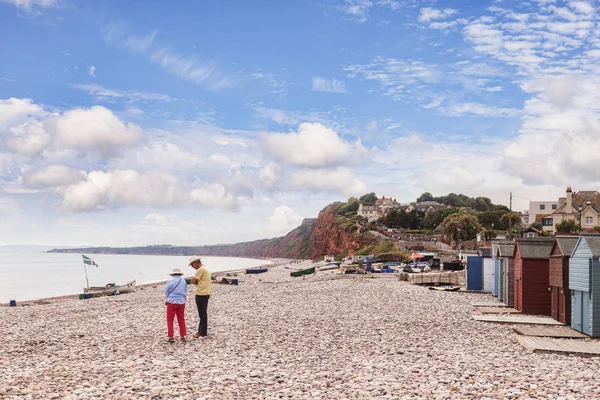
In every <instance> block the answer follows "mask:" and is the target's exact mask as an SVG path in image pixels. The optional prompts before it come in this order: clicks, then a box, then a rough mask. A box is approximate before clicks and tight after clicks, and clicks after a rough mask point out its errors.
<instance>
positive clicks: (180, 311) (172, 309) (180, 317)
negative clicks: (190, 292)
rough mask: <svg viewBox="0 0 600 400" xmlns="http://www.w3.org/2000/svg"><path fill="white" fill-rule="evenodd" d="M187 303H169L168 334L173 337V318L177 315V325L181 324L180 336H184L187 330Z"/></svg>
mask: <svg viewBox="0 0 600 400" xmlns="http://www.w3.org/2000/svg"><path fill="white" fill-rule="evenodd" d="M184 311H185V304H173V303H167V336H168V337H173V320H174V319H175V316H176V315H177V325H179V336H181V337H184V336H185V335H186V331H185V314H184Z"/></svg>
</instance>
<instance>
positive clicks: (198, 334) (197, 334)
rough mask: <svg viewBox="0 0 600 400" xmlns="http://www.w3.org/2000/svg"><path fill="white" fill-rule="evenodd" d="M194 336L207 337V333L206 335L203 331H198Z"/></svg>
mask: <svg viewBox="0 0 600 400" xmlns="http://www.w3.org/2000/svg"><path fill="white" fill-rule="evenodd" d="M194 337H195V338H203V337H206V335H205V334H203V333H196V334H195V335H194Z"/></svg>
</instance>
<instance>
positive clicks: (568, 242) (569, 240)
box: [554, 236, 579, 256]
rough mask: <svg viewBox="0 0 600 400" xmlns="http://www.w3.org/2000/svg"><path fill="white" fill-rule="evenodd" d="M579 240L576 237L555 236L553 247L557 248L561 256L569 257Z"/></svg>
mask: <svg viewBox="0 0 600 400" xmlns="http://www.w3.org/2000/svg"><path fill="white" fill-rule="evenodd" d="M578 240H579V237H578V236H557V237H556V242H555V243H554V246H558V247H559V249H560V252H561V253H562V254H563V256H571V253H573V249H575V246H576V245H577V241H578Z"/></svg>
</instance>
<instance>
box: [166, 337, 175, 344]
mask: <svg viewBox="0 0 600 400" xmlns="http://www.w3.org/2000/svg"><path fill="white" fill-rule="evenodd" d="M167 343H175V339H174V338H172V337H170V338H168V339H167Z"/></svg>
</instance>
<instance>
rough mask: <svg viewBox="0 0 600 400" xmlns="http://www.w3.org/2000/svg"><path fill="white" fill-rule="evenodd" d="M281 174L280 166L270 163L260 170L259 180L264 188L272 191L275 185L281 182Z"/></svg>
mask: <svg viewBox="0 0 600 400" xmlns="http://www.w3.org/2000/svg"><path fill="white" fill-rule="evenodd" d="M279 174H280V168H279V166H278V165H277V164H275V163H269V164H267V165H265V166H264V167H263V168H261V169H260V171H259V174H258V178H259V179H260V181H261V183H262V184H263V186H264V187H266V188H267V189H270V188H272V187H273V185H275V182H277V181H278V180H279Z"/></svg>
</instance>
